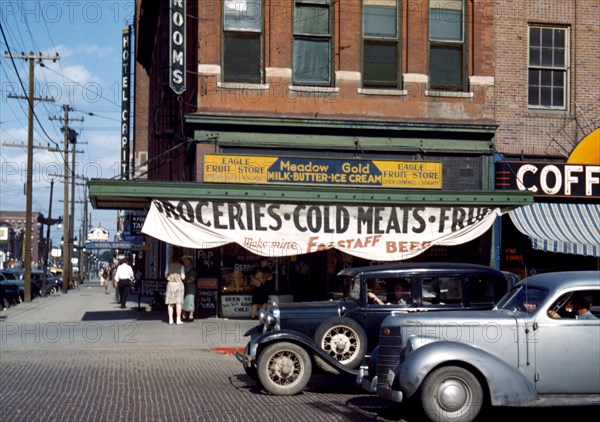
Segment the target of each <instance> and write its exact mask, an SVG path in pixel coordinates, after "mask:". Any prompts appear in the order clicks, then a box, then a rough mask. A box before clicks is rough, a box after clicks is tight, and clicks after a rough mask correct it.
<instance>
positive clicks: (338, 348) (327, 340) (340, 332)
mask: <svg viewBox="0 0 600 422" xmlns="http://www.w3.org/2000/svg"><path fill="white" fill-rule="evenodd" d="M359 347H360V339H359V338H358V336H357V335H356V333H355V332H354V331H352V330H350V329H349V328H348V327H334V328H333V329H331V330H330V331H329V332H328V333H327V334H326V335H325V336H324V337H323V343H321V348H322V349H323V350H325V351H326V352H327V353H329V355H330V356H331V357H332V358H334V359H335V360H337V361H338V362H340V363H341V364H346V363H348V362H349V361H351V360H352V358H353V357H354V356H355V355H356V353H357V352H358V349H359Z"/></svg>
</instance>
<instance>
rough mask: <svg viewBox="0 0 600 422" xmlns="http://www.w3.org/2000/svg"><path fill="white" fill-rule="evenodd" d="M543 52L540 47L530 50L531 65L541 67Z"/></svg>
mask: <svg viewBox="0 0 600 422" xmlns="http://www.w3.org/2000/svg"><path fill="white" fill-rule="evenodd" d="M541 54H542V50H541V49H540V48H539V47H530V48H529V65H530V66H539V65H540V64H541V63H542V59H541V57H540V56H541Z"/></svg>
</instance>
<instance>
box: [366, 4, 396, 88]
mask: <svg viewBox="0 0 600 422" xmlns="http://www.w3.org/2000/svg"><path fill="white" fill-rule="evenodd" d="M394 1H395V3H396V6H395V7H396V34H395V36H389V35H383V34H382V35H374V34H369V35H367V34H366V32H365V16H366V14H365V7H366V5H365V3H366V0H363V1H362V8H361V17H362V19H361V37H362V44H361V47H362V51H361V53H362V54H361V77H362V86H363V87H365V88H371V89H390V88H392V89H394V88H395V89H402V83H403V81H402V1H400V0H394ZM367 44H370V45H372V46H375V45H378V46H395V48H396V53H395V59H396V62H395V67H396V69H395V75H396V80H395V81H393V82H392V81H384V80H379V81H378V80H375V79H366V78H365V68H366V50H367Z"/></svg>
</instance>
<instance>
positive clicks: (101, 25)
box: [0, 0, 134, 244]
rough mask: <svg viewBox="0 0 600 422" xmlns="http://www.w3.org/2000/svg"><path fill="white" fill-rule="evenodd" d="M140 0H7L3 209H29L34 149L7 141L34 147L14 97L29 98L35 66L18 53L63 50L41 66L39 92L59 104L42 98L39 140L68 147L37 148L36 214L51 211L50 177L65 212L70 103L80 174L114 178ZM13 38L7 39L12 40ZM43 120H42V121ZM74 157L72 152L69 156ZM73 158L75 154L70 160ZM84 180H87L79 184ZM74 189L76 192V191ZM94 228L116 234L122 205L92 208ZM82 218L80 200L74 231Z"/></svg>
mask: <svg viewBox="0 0 600 422" xmlns="http://www.w3.org/2000/svg"><path fill="white" fill-rule="evenodd" d="M133 16H134V2H133V0H127V1H119V0H106V1H104V0H101V1H66V0H65V1H47V0H26V1H22V0H14V1H11V0H0V23H1V24H2V29H3V32H4V34H3V35H4V36H2V34H0V48H1V53H2V56H1V58H0V89H1V92H0V166H1V170H2V172H1V178H2V179H1V184H0V209H2V210H10V211H25V207H26V198H25V195H24V192H25V183H26V169H27V150H26V148H20V147H9V146H5V145H4V144H23V145H26V144H27V115H28V112H27V102H26V101H24V100H18V99H11V98H7V96H9V95H21V96H23V95H27V94H26V93H25V92H23V89H22V88H21V85H20V83H19V77H18V76H17V72H18V75H19V76H20V78H21V80H22V81H23V84H24V86H25V89H28V86H29V81H28V79H29V76H28V75H29V70H28V63H27V61H26V60H23V59H15V60H14V65H15V66H16V69H17V72H16V71H15V68H14V66H13V62H12V61H11V59H9V58H5V57H4V55H5V54H6V52H8V51H10V52H11V53H12V54H13V55H15V54H22V53H26V54H29V52H34V53H35V54H39V53H41V54H42V55H44V56H54V55H55V54H56V53H58V54H59V56H60V60H58V61H56V62H52V61H50V60H44V61H43V65H44V66H41V65H39V64H36V65H35V96H36V97H51V98H54V100H55V101H54V102H47V101H36V102H35V105H34V111H35V114H36V116H37V120H35V122H34V137H33V139H34V145H39V146H44V147H47V146H48V145H49V146H50V147H51V148H56V147H57V146H58V147H59V148H60V151H61V152H51V151H47V150H43V149H34V153H33V160H34V166H33V201H32V202H33V211H40V212H42V213H43V214H44V215H46V216H47V215H48V206H49V198H50V182H51V180H52V179H54V180H55V183H54V193H53V204H52V216H53V217H55V218H56V217H57V216H59V215H62V214H63V201H62V200H63V184H62V179H61V178H60V177H56V175H62V173H63V167H64V161H63V153H62V150H63V134H62V132H61V131H60V129H61V127H62V122H61V121H52V120H50V118H56V117H63V115H64V112H63V105H69V106H70V107H71V108H72V109H73V111H71V112H70V114H69V117H70V118H75V119H81V118H83V119H84V121H83V122H79V121H73V122H71V124H70V127H71V128H72V129H75V130H76V131H77V132H78V133H79V136H78V142H79V143H78V145H77V151H82V152H81V153H77V154H76V158H75V159H76V169H75V170H76V174H77V175H78V176H82V177H88V178H113V177H115V176H117V175H118V172H119V164H120V109H121V102H120V95H121V91H120V90H121V69H122V66H121V37H122V30H123V27H125V26H126V25H129V24H132V23H133ZM4 37H6V40H5V38H4ZM38 120H39V122H38ZM69 155H70V154H69ZM70 160H71V155H70V156H69V163H70ZM80 182H81V181H80ZM69 192H70V189H69ZM83 198H84V187H83V186H76V193H75V199H76V201H77V202H81V201H83ZM88 213H91V214H92V215H91V222H92V225H93V226H94V227H97V226H102V227H104V228H106V229H108V230H109V232H110V235H111V237H112V236H113V235H114V234H115V233H116V217H117V211H115V210H108V211H107V210H94V209H93V208H92V207H91V205H88ZM82 218H83V204H81V203H76V204H75V231H76V233H77V232H78V231H79V228H80V227H81V224H82ZM61 235H62V231H59V230H57V229H56V228H53V235H52V238H53V240H54V242H55V244H56V241H57V240H58V242H60V237H61Z"/></svg>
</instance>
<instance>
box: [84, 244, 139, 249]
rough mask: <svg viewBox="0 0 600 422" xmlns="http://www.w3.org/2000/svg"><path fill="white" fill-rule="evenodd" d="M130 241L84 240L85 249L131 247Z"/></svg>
mask: <svg viewBox="0 0 600 422" xmlns="http://www.w3.org/2000/svg"><path fill="white" fill-rule="evenodd" d="M131 246H132V245H131V242H85V248H86V249H131Z"/></svg>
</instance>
